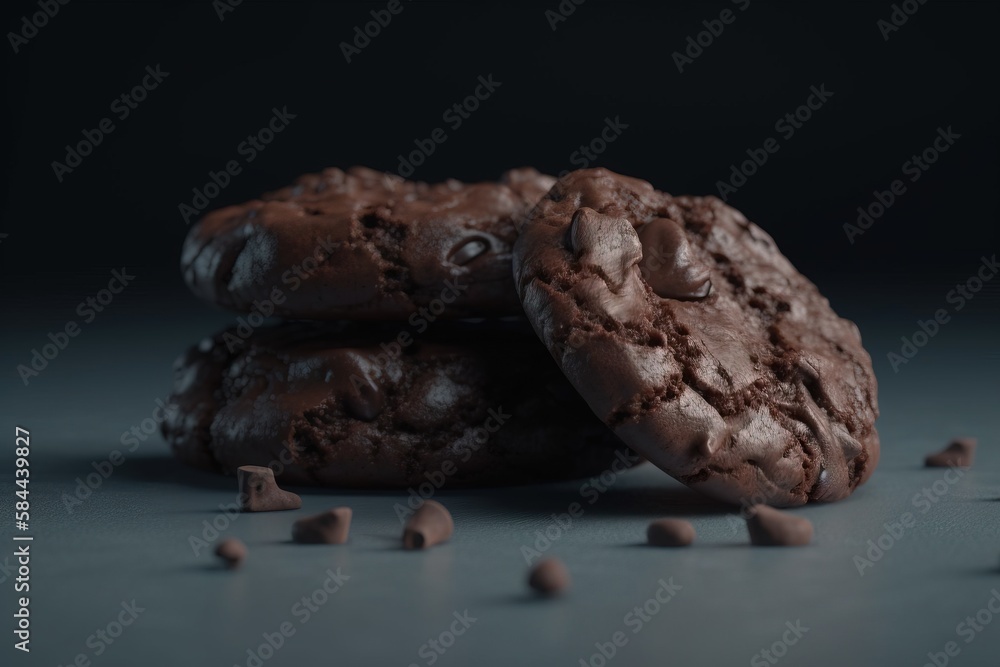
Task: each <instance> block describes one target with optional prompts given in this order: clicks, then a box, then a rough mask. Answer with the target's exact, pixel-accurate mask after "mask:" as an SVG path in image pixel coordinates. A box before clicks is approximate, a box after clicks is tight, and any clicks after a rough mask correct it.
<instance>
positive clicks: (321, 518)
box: [292, 507, 353, 544]
mask: <svg viewBox="0 0 1000 667" xmlns="http://www.w3.org/2000/svg"><path fill="white" fill-rule="evenodd" d="M352 514H353V512H351V508H350V507H334V508H333V509H329V510H327V511H325V512H322V513H321V514H316V515H314V516H309V517H306V518H304V519H299V520H298V521H296V522H295V523H294V524H293V525H292V540H294V541H296V542H298V543H299V544H344V543H345V542H347V536H348V533H349V532H350V530H351V516H352Z"/></svg>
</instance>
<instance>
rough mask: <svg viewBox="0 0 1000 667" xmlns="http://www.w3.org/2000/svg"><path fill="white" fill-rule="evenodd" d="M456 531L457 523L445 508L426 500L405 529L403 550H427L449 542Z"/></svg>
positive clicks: (435, 502) (434, 501)
mask: <svg viewBox="0 0 1000 667" xmlns="http://www.w3.org/2000/svg"><path fill="white" fill-rule="evenodd" d="M454 530H455V522H454V521H452V519H451V514H450V513H449V512H448V510H447V509H445V506H444V505H442V504H441V503H439V502H437V501H436V500H425V501H424V502H423V503H422V504H421V505H420V507H418V508H417V511H416V512H414V513H413V516H411V517H410V519H409V521H407V522H406V526H404V527H403V548H404V549H426V548H428V547H432V546H434V545H435V544H440V543H442V542H447V541H448V539H449V538H450V537H451V534H452V532H454Z"/></svg>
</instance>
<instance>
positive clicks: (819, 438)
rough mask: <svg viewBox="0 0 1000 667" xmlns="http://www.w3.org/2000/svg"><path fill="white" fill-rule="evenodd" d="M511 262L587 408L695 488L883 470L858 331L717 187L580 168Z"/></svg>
mask: <svg viewBox="0 0 1000 667" xmlns="http://www.w3.org/2000/svg"><path fill="white" fill-rule="evenodd" d="M514 273H515V281H516V283H517V288H518V292H519V294H520V295H521V299H522V303H523V304H524V309H525V313H526V314H527V316H528V319H529V320H531V323H532V325H533V326H534V328H535V331H536V333H537V334H538V336H539V337H540V338H541V339H542V341H543V342H544V343H545V345H546V346H547V347H548V349H549V351H550V352H551V353H552V355H553V357H555V359H556V361H557V362H558V364H559V366H560V367H561V368H562V370H563V372H564V373H565V374H566V376H567V377H568V378H569V379H570V381H571V382H572V383H573V385H574V386H575V387H576V389H577V390H578V391H579V392H580V394H581V395H582V396H583V397H584V398H585V399H586V401H587V403H588V404H589V405H590V407H591V408H592V409H593V410H594V412H595V413H596V414H597V416H598V417H600V418H601V420H603V421H604V422H605V423H606V424H607V425H608V426H610V427H611V428H612V429H614V431H615V433H617V434H618V435H619V436H620V437H621V438H622V440H624V441H625V442H626V443H627V444H629V445H630V446H631V447H632V448H633V449H635V450H636V451H637V452H638V453H640V454H643V455H645V456H646V457H647V458H648V459H649V460H650V461H652V462H653V463H654V464H656V465H657V466H659V467H660V468H662V469H663V470H665V471H666V472H668V473H670V474H671V475H672V476H674V477H676V478H677V479H679V480H680V481H682V482H684V483H685V484H687V485H689V486H691V487H692V488H695V489H698V490H701V491H703V492H705V493H707V494H709V495H712V496H715V497H717V498H721V499H723V500H726V501H731V502H741V501H744V500H746V501H749V502H751V503H767V504H770V505H775V506H791V505H801V504H803V503H806V502H808V501H832V500H838V499H841V498H844V497H846V496H847V495H848V494H850V493H851V491H853V490H854V489H855V488H856V487H857V486H858V485H859V484H861V483H863V482H864V481H865V480H866V479H867V478H868V477H869V476H870V475H871V473H872V470H873V469H874V468H875V465H876V463H877V461H878V455H879V440H878V434H877V433H876V431H875V419H876V417H877V416H878V404H877V397H876V382H875V376H874V373H873V371H872V366H871V359H870V357H869V356H868V353H867V352H865V350H864V348H863V347H862V346H861V338H860V335H859V333H858V329H857V327H856V326H855V325H854V324H853V323H852V322H849V321H847V320H844V319H841V318H840V317H838V316H837V314H836V313H834V312H833V310H832V309H831V308H830V305H829V302H828V301H827V300H826V299H825V298H824V297H823V296H822V295H821V294H820V293H819V291H818V290H817V289H816V287H815V286H814V285H813V284H812V283H811V282H809V280H807V279H806V278H804V277H803V276H802V275H801V274H800V273H799V272H798V271H796V270H795V267H793V266H792V264H791V263H790V262H789V261H788V260H787V259H786V258H785V257H784V256H783V255H782V254H781V253H780V252H779V251H778V248H777V247H776V246H775V244H774V241H773V240H772V239H771V237H770V236H768V235H767V234H766V233H765V232H764V231H763V230H761V229H760V228H759V227H757V226H756V225H754V224H753V223H751V222H748V221H747V219H746V218H745V217H743V215H742V214H741V213H740V212H739V211H736V210H735V209H733V208H730V207H729V206H726V205H725V204H723V203H722V202H721V201H719V200H718V199H716V198H714V197H672V196H670V195H668V194H666V193H662V192H658V191H656V190H654V189H653V187H652V186H651V185H650V184H649V183H646V182H645V181H641V180H637V179H634V178H628V177H625V176H620V175H617V174H614V173H611V172H609V171H606V170H603V169H589V170H581V171H576V172H572V173H570V174H568V175H566V176H565V177H564V178H562V179H561V180H560V181H559V183H557V184H556V185H555V186H554V187H553V188H552V190H551V191H550V192H549V194H548V195H547V196H546V197H545V198H544V199H543V200H542V201H541V202H540V203H539V205H538V206H537V207H536V209H535V211H534V213H533V215H532V216H531V217H530V219H529V220H528V221H527V222H526V224H524V226H523V228H522V229H521V230H520V237H519V238H518V241H517V243H516V245H515V248H514Z"/></svg>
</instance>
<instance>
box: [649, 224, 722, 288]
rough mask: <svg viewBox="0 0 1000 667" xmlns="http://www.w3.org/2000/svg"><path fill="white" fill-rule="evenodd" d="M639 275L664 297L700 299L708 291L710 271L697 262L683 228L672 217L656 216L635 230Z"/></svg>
mask: <svg viewBox="0 0 1000 667" xmlns="http://www.w3.org/2000/svg"><path fill="white" fill-rule="evenodd" d="M639 241H640V242H641V243H642V256H643V257H642V263H641V264H640V265H639V266H640V268H641V270H642V276H643V278H645V279H646V282H647V283H649V286H650V287H652V288H653V291H654V292H656V294H657V296H660V297H663V298H664V299H701V298H704V297H706V296H708V294H709V292H711V291H712V280H711V273H710V272H709V269H708V266H707V265H705V264H703V263H702V262H700V261H699V260H698V259H697V258H696V257H695V254H694V252H693V251H692V250H691V246H690V244H689V243H688V240H687V237H686V236H685V235H684V230H682V229H681V226H680V225H679V224H678V223H676V222H674V221H673V220H668V219H666V218H656V219H655V220H651V221H649V222H648V223H646V224H645V225H643V226H642V227H641V228H640V229H639Z"/></svg>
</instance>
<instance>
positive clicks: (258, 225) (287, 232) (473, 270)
mask: <svg viewBox="0 0 1000 667" xmlns="http://www.w3.org/2000/svg"><path fill="white" fill-rule="evenodd" d="M553 182H554V179H553V178H552V177H550V176H545V175H543V174H540V173H538V172H537V171H535V170H534V169H515V170H511V171H508V172H506V173H505V174H504V175H503V177H502V178H501V180H500V182H497V183H473V184H465V183H460V182H458V181H454V180H450V181H446V182H444V183H438V184H433V185H429V184H427V183H419V182H413V181H406V180H404V179H402V178H400V177H398V176H395V175H391V174H385V173H381V172H377V171H373V170H371V169H366V168H363V167H354V168H352V169H349V170H348V171H346V172H344V171H341V170H339V169H327V170H325V171H323V172H322V173H319V174H308V175H305V176H302V177H300V178H299V179H298V180H297V181H296V182H295V184H294V185H291V186H288V187H285V188H283V189H281V190H277V191H275V192H272V193H269V194H267V195H264V196H263V197H262V198H261V199H256V200H253V201H250V202H246V203H244V204H239V205H236V206H229V207H226V208H222V209H219V210H217V211H213V212H211V213H209V214H207V215H206V216H205V217H204V218H202V219H201V220H200V221H199V222H198V223H197V224H196V225H195V226H194V227H193V228H192V230H191V231H190V233H189V234H188V236H187V239H186V241H185V243H184V249H183V252H182V256H181V270H182V273H183V275H184V279H185V282H187V284H188V286H189V287H190V288H191V290H192V291H193V292H194V293H195V294H196V295H198V296H199V297H201V298H202V299H205V300H206V301H209V302H212V303H215V304H217V305H220V306H223V307H225V308H230V309H233V310H238V311H244V312H250V311H253V310H258V311H260V312H261V313H262V314H263V315H264V316H269V315H271V314H274V315H278V316H282V317H288V318H296V319H400V318H405V317H406V316H408V315H410V314H412V313H414V312H417V311H418V310H419V309H420V308H425V307H427V306H429V305H432V304H433V302H435V300H438V299H442V300H443V301H444V302H445V305H446V307H445V308H444V309H443V312H441V313H440V316H441V317H444V318H447V319H455V318H462V317H479V316H504V315H519V314H520V313H521V306H520V304H519V303H518V301H517V294H516V292H515V291H514V287H513V284H512V281H511V246H512V244H513V242H514V238H515V235H516V233H515V230H514V222H513V219H514V218H515V217H517V216H523V215H524V214H525V213H527V211H528V210H529V209H530V208H531V207H532V206H534V204H535V203H536V202H537V201H538V200H539V199H540V198H541V197H542V195H544V194H545V192H546V191H547V190H548V189H549V187H551V185H552V183H553Z"/></svg>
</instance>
